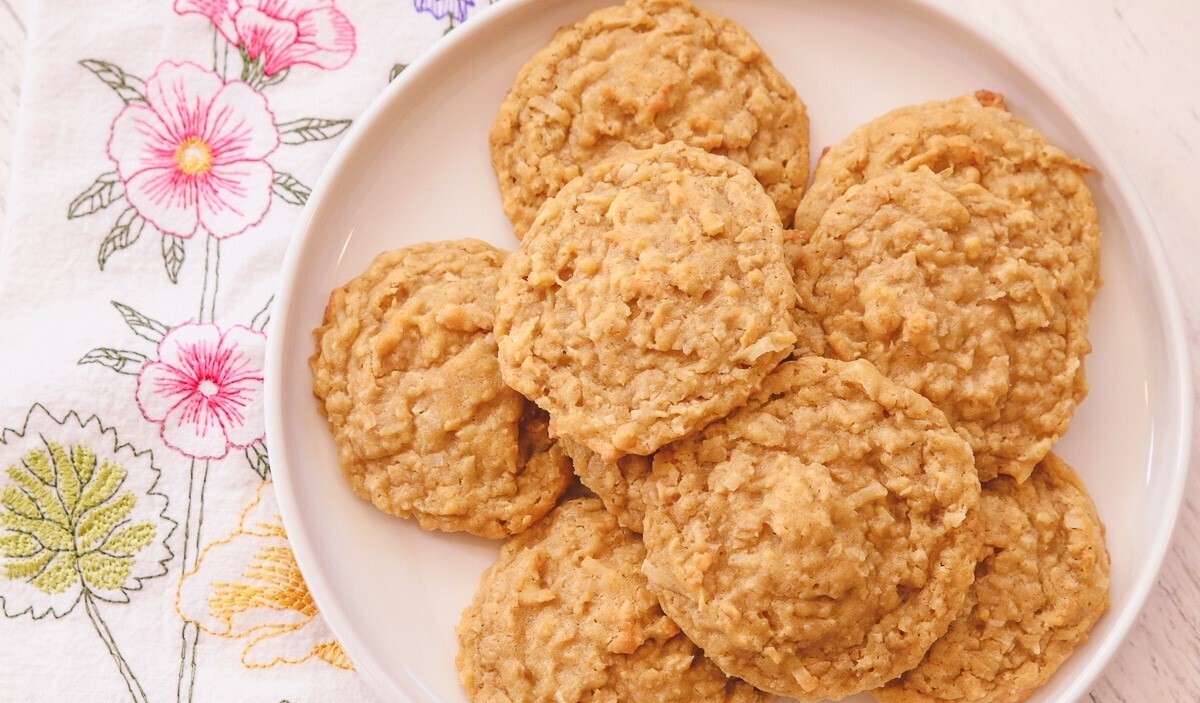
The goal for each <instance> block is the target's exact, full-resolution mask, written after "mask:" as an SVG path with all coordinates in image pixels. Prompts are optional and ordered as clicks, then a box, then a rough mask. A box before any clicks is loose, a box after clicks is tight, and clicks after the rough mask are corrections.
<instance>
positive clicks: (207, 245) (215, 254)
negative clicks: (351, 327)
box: [199, 234, 221, 324]
mask: <svg viewBox="0 0 1200 703" xmlns="http://www.w3.org/2000/svg"><path fill="white" fill-rule="evenodd" d="M220 268H221V240H219V239H217V238H216V237H214V236H212V235H211V234H209V235H207V236H206V237H205V238H204V284H203V287H202V288H201V289H200V319H199V322H200V323H202V324H203V323H205V322H213V321H214V320H216V318H217V285H218V284H219V283H220V278H221V272H220Z"/></svg>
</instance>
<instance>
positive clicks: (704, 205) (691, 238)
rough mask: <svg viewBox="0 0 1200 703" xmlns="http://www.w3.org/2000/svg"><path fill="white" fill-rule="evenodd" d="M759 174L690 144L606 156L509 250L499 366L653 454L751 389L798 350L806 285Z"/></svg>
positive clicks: (589, 425) (610, 445)
mask: <svg viewBox="0 0 1200 703" xmlns="http://www.w3.org/2000/svg"><path fill="white" fill-rule="evenodd" d="M782 247H783V229H782V227H781V226H780V224H779V217H778V215H777V214H776V212H775V206H774V205H772V204H771V200H770V198H768V197H767V196H766V194H765V193H764V192H763V189H762V186H760V185H759V184H758V182H757V181H755V180H754V176H753V174H751V173H750V171H749V170H748V169H747V168H745V167H744V166H741V165H739V164H737V163H735V162H733V161H730V160H729V159H726V158H725V157H723V156H716V155H714V154H709V153H707V152H705V151H703V150H701V149H697V148H695V147H690V146H687V145H685V144H683V143H682V142H678V141H676V142H670V143H669V144H664V145H660V146H656V147H652V148H650V149H647V150H645V151H638V152H629V153H626V154H622V155H619V156H616V157H613V158H612V159H609V160H607V161H604V162H601V163H600V164H599V165H598V166H596V167H595V168H594V169H592V170H591V171H589V172H588V173H587V174H586V175H584V176H582V177H580V178H578V179H576V180H575V181H573V182H572V183H571V184H570V185H568V186H567V187H566V188H563V189H562V190H561V191H559V193H558V194H557V195H556V196H554V197H553V198H551V199H550V200H547V201H546V204H545V206H544V207H543V208H542V209H541V211H540V212H539V213H538V217H537V220H536V221H535V222H534V224H533V227H532V228H531V229H530V230H529V233H528V234H527V235H526V236H525V238H524V239H523V240H522V241H521V245H520V246H519V247H518V248H517V251H515V252H513V254H512V255H510V256H509V257H508V259H507V260H506V261H505V262H504V267H503V270H502V272H501V276H500V292H499V294H498V295H497V298H496V304H497V312H496V339H497V342H498V343H499V347H500V370H501V373H502V374H503V375H504V380H505V382H506V383H508V385H510V386H512V387H513V388H515V389H516V390H518V391H520V392H521V393H523V394H524V395H525V397H527V398H529V399H530V400H533V401H534V402H536V403H537V404H538V405H539V406H541V407H542V409H544V410H546V411H547V412H548V413H549V414H550V433H551V435H553V436H555V437H564V438H566V439H570V440H573V441H575V442H578V443H580V444H583V445H585V446H586V447H587V448H588V449H590V450H591V451H593V452H595V453H596V454H598V455H600V458H601V459H603V460H604V461H614V460H615V459H617V458H618V457H619V456H621V455H623V454H641V455H648V454H651V453H653V452H654V450H655V449H658V448H659V447H660V446H662V445H663V444H666V443H667V442H670V441H672V440H675V439H678V438H679V437H682V436H684V435H686V434H688V433H689V432H692V431H693V430H696V429H698V428H700V427H702V426H704V425H705V424H707V423H708V422H710V421H712V420H715V419H717V418H719V417H722V416H724V415H725V414H726V413H728V412H729V411H730V410H732V409H733V408H736V407H738V406H739V405H741V404H742V403H744V402H745V400H746V398H747V397H748V396H749V395H750V393H751V392H752V391H753V390H754V389H755V388H756V387H757V386H758V384H759V382H760V381H761V380H762V378H763V377H764V376H765V375H766V374H767V373H768V372H769V371H770V370H771V369H773V368H774V367H775V365H776V364H777V363H779V361H781V360H782V359H783V358H784V357H786V356H787V355H788V353H789V352H791V351H792V348H793V345H794V343H795V341H796V339H797V334H796V332H795V329H794V328H795V326H796V324H795V322H794V321H793V318H792V310H793V309H795V303H796V288H795V285H794V283H793V282H792V279H791V269H790V267H789V266H788V265H787V263H786V262H785V261H784V260H783V248H782Z"/></svg>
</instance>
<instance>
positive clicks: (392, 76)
mask: <svg viewBox="0 0 1200 703" xmlns="http://www.w3.org/2000/svg"><path fill="white" fill-rule="evenodd" d="M406 68H408V64H406V63H398V64H396V65H395V66H392V70H391V72H390V73H388V83H391V82H392V81H394V80H396V76H399V75H400V74H401V73H404V69H406Z"/></svg>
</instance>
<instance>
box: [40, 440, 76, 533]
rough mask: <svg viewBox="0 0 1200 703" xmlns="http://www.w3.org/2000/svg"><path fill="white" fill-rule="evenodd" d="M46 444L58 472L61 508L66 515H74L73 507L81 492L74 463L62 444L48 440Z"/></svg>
mask: <svg viewBox="0 0 1200 703" xmlns="http://www.w3.org/2000/svg"><path fill="white" fill-rule="evenodd" d="M47 445H48V446H49V447H50V456H51V457H52V458H53V460H54V468H55V471H56V472H57V473H58V495H59V497H60V499H61V500H62V504H63V508H64V509H65V510H66V511H67V515H74V514H75V507H76V506H77V505H79V494H80V493H81V492H83V482H82V481H80V480H79V473H78V472H77V471H76V470H75V464H74V462H72V461H71V457H70V456H69V455H68V454H67V451H66V450H65V449H63V447H62V445H61V444H58V443H57V442H48V443H47Z"/></svg>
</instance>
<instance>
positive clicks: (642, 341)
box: [311, 0, 1108, 703]
mask: <svg viewBox="0 0 1200 703" xmlns="http://www.w3.org/2000/svg"><path fill="white" fill-rule="evenodd" d="M490 141H491V147H492V159H493V164H494V166H495V169H496V173H497V176H498V180H499V185H500V191H501V194H502V197H503V202H504V207H505V211H506V213H507V214H508V216H509V218H510V220H511V221H512V224H513V229H514V232H515V233H516V235H517V237H518V238H519V239H520V245H519V246H518V247H517V249H516V251H514V252H513V253H511V254H507V255H506V254H505V253H504V252H501V251H499V250H497V249H495V248H493V247H491V246H489V245H486V244H483V243H482V242H479V241H476V240H461V241H454V242H438V243H427V244H418V245H414V246H410V247H406V248H404V249H400V250H397V251H394V252H388V253H385V254H382V255H380V256H379V258H378V259H376V261H375V262H374V263H373V264H372V266H371V267H370V268H369V269H368V270H367V271H366V272H364V273H363V274H362V275H361V276H359V277H358V278H356V279H355V280H353V281H351V282H350V283H348V284H347V285H346V286H344V287H343V288H340V289H338V290H335V291H334V292H333V294H332V295H331V297H330V302H329V306H328V308H327V310H326V317H325V322H324V325H323V326H322V327H320V328H319V329H317V330H316V332H315V335H316V339H317V352H316V353H315V354H314V355H313V357H312V360H311V364H312V368H313V373H314V383H313V389H314V392H315V393H316V395H317V397H318V398H319V399H320V401H321V409H322V412H323V413H324V414H325V416H326V418H327V419H328V421H329V426H330V428H331V430H332V432H333V435H334V438H335V441H336V443H337V446H338V453H339V463H340V465H341V468H342V471H343V473H344V475H345V476H346V478H347V480H348V481H349V483H350V486H351V487H352V488H353V490H354V491H355V492H356V493H358V494H359V495H360V496H362V497H363V498H365V499H367V500H370V501H371V502H372V503H373V504H374V505H376V506H377V507H378V508H380V509H381V510H384V511H387V512H389V513H392V514H395V515H399V516H403V517H409V518H414V519H416V520H417V521H418V522H419V523H420V525H421V526H422V527H424V528H426V529H436V530H445V531H466V532H470V533H472V534H476V535H480V536H484V537H490V538H503V537H508V536H510V535H511V536H512V537H511V539H509V540H508V541H507V542H506V543H505V544H504V545H503V547H502V548H501V550H500V555H499V558H498V559H497V561H496V563H495V565H493V566H492V567H491V568H490V569H488V570H487V571H486V572H485V573H484V575H483V578H482V580H481V583H480V587H479V590H478V592H477V594H476V597H475V599H474V601H473V602H472V603H471V604H470V606H469V607H467V609H466V610H465V612H464V613H463V617H462V622H461V624H460V626H459V630H458V636H459V645H460V648H459V654H458V659H457V664H458V668H459V672H460V678H461V680H462V683H463V686H464V688H465V689H466V691H467V693H468V695H469V696H470V698H471V699H472V700H473V701H476V702H478V703H499V702H505V703H509V702H520V701H531V702H533V701H537V702H542V701H544V702H546V703H567V702H572V701H649V700H653V701H680V702H684V701H758V700H769V699H770V698H771V694H775V695H781V696H789V697H792V698H794V699H796V700H799V701H811V702H814V703H815V702H816V701H821V700H825V699H839V698H842V697H845V696H848V695H851V694H854V693H857V692H861V691H870V692H871V693H872V694H873V695H874V696H875V697H876V698H877V699H879V700H880V701H883V702H884V703H888V702H892V701H896V702H907V701H920V702H936V701H977V702H984V701H986V702H989V703H1012V702H1016V701H1020V700H1023V699H1024V698H1026V697H1027V696H1028V695H1030V694H1031V693H1032V692H1033V691H1034V690H1035V689H1036V688H1037V687H1038V686H1040V685H1041V684H1042V683H1044V682H1045V681H1046V680H1047V679H1048V678H1049V677H1050V676H1051V675H1052V674H1053V672H1054V671H1055V669H1057V668H1058V666H1059V665H1060V664H1061V663H1062V662H1063V661H1064V660H1065V659H1066V658H1067V657H1068V656H1069V655H1070V653H1071V652H1072V650H1073V649H1074V648H1075V646H1077V645H1078V644H1080V643H1082V642H1083V641H1085V640H1086V639H1087V634H1088V631H1089V630H1090V628H1091V627H1092V625H1093V624H1094V623H1095V622H1096V620H1097V619H1098V618H1099V617H1100V615H1101V614H1102V613H1103V611H1104V610H1105V609H1106V608H1107V603H1108V555H1107V551H1106V549H1105V546H1104V531H1103V527H1102V525H1101V523H1100V521H1099V519H1098V517H1097V515H1096V511H1095V508H1094V506H1093V505H1092V502H1091V499H1090V498H1089V497H1088V494H1087V491H1086V489H1085V487H1084V486H1083V484H1082V483H1081V482H1080V481H1079V478H1078V477H1077V476H1076V474H1075V473H1074V471H1073V470H1072V469H1071V468H1070V467H1068V466H1067V465H1066V464H1065V463H1063V462H1062V460H1061V459H1059V458H1058V457H1056V456H1055V455H1054V454H1052V453H1051V452H1050V450H1051V448H1052V447H1053V445H1054V443H1055V442H1056V441H1057V439H1058V438H1059V437H1061V436H1062V435H1063V433H1065V432H1066V430H1067V426H1068V424H1069V422H1070V419H1071V416H1072V415H1073V413H1074V410H1075V407H1076V406H1077V404H1078V403H1079V402H1080V401H1082V399H1083V398H1084V396H1085V394H1086V392H1087V383H1086V380H1085V377H1084V370H1083V362H1084V357H1085V356H1086V355H1087V353H1088V352H1089V349H1090V348H1089V345H1088V342H1087V326H1088V309H1089V306H1090V304H1091V301H1092V298H1093V297H1094V295H1095V291H1096V288H1097V286H1098V285H1099V279H1098V263H1099V241H1100V239H1099V227H1098V224H1097V217H1096V210H1095V206H1094V204H1093V203H1092V199H1091V195H1090V193H1089V191H1088V189H1087V186H1086V185H1085V184H1084V180H1083V175H1084V174H1085V173H1086V171H1087V170H1088V169H1087V166H1086V165H1084V164H1082V163H1080V162H1079V161H1076V160H1074V159H1072V158H1070V157H1068V156H1067V155H1066V154H1064V153H1063V152H1062V151H1060V150H1059V149H1057V148H1055V147H1053V146H1051V145H1049V144H1047V143H1046V141H1045V140H1044V139H1043V138H1042V137H1041V136H1040V135H1039V134H1037V133H1036V132H1035V131H1034V130H1032V129H1030V128H1029V127H1028V126H1026V125H1024V124H1022V123H1021V122H1019V121H1018V120H1017V119H1016V118H1014V117H1013V116H1012V115H1011V114H1010V113H1009V112H1008V111H1007V108H1006V106H1005V105H1004V102H1003V99H1002V97H1001V96H999V95H995V94H992V93H987V92H980V93H977V94H976V95H973V96H967V97H962V98H958V99H955V100H950V101H945V102H930V103H925V104H922V105H916V106H912V107H905V108H901V109H899V110H896V111H893V112H891V113H888V114H886V115H884V116H882V117H880V118H879V119H877V120H875V121H873V122H871V123H868V124H866V125H863V126H861V127H859V128H858V129H856V130H854V131H853V132H852V133H851V135H850V136H849V137H848V138H847V139H846V140H845V141H844V142H842V143H841V144H839V145H837V146H835V147H833V148H831V149H829V150H827V151H826V152H825V153H824V154H823V156H822V158H821V159H820V161H819V163H818V164H817V167H816V170H815V173H814V174H813V178H812V182H811V183H809V182H808V171H809V163H808V119H807V115H806V111H805V107H804V104H803V102H801V100H800V98H799V97H798V96H797V95H796V92H795V90H794V89H793V88H792V87H791V86H790V85H789V84H788V82H787V81H786V80H785V79H784V78H783V76H782V75H781V74H780V73H779V72H778V71H777V70H776V69H775V68H774V67H773V66H772V64H771V62H770V60H769V59H768V58H767V57H766V56H765V55H764V54H763V52H762V50H761V48H759V46H758V45H757V44H756V43H755V42H754V40H753V39H752V38H751V37H750V36H749V35H748V34H747V33H746V32H745V30H744V29H743V28H741V27H740V26H739V25H737V24H735V23H733V22H732V21H730V20H728V19H725V18H721V17H718V16H715V15H713V14H711V13H708V12H706V11H704V10H701V9H697V8H695V7H693V6H692V5H691V4H690V3H689V2H687V1H686V0H629V2H627V3H626V4H624V5H620V6H615V7H608V8H604V9H600V10H597V11H596V12H594V13H592V14H591V15H589V16H588V17H586V18H584V19H582V20H581V21H579V22H578V23H577V24H575V25H572V26H570V27H566V28H563V29H562V30H560V31H559V32H558V33H557V34H556V35H555V36H554V37H553V38H552V40H551V42H550V44H549V45H548V46H546V47H545V48H544V49H542V50H541V51H540V52H538V53H537V54H536V55H535V56H534V57H533V58H532V59H531V60H530V61H529V63H528V64H526V66H525V67H524V68H523V69H522V70H521V71H520V73H519V74H518V76H517V78H516V82H515V84H514V86H513V89H512V91H511V92H510V93H509V95H508V97H507V98H506V99H505V101H504V103H503V105H502V106H501V109H500V113H499V115H498V117H497V118H496V121H495V123H494V126H493V129H492V133H491V140H490ZM806 186H807V191H805V188H806ZM785 227H786V228H787V229H785ZM574 477H578V479H579V481H580V482H581V483H582V486H581V487H579V488H578V489H571V490H570V491H568V489H570V487H571V486H572V484H573V482H574ZM564 495H566V496H569V498H564Z"/></svg>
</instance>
